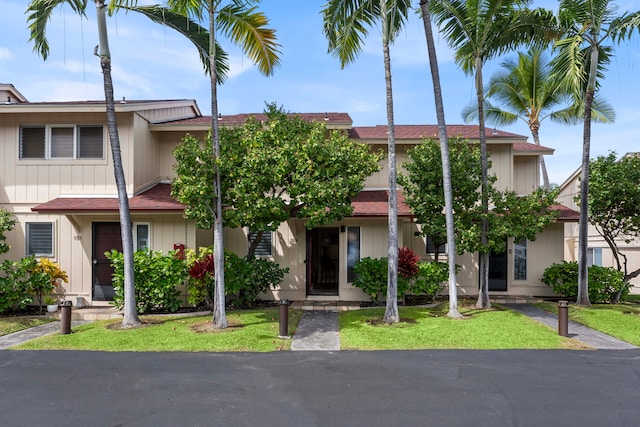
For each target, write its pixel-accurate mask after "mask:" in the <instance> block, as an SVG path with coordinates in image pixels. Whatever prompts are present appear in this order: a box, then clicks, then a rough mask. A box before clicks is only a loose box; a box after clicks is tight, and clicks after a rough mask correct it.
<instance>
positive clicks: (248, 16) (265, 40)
mask: <svg viewBox="0 0 640 427" xmlns="http://www.w3.org/2000/svg"><path fill="white" fill-rule="evenodd" d="M216 22H217V23H218V28H219V29H220V31H221V32H222V33H223V34H225V36H227V37H228V38H229V40H231V41H232V42H233V43H234V44H236V45H238V46H240V47H241V49H242V50H243V51H244V53H245V54H246V55H247V56H248V57H249V59H250V60H251V61H253V62H254V63H255V64H256V65H257V66H258V70H260V72H261V73H262V74H264V75H267V76H269V75H271V74H273V72H274V71H275V69H276V68H277V67H278V65H279V64H280V51H279V47H280V45H279V44H278V43H277V42H276V34H275V30H273V29H271V28H267V25H269V20H268V19H267V17H266V16H265V15H264V13H262V12H259V11H257V9H256V7H249V8H247V7H246V5H245V4H244V3H242V2H233V3H231V4H228V5H225V6H224V7H222V8H221V9H220V10H219V11H218V13H217V15H216Z"/></svg>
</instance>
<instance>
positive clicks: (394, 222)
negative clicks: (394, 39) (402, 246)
mask: <svg viewBox="0 0 640 427" xmlns="http://www.w3.org/2000/svg"><path fill="white" fill-rule="evenodd" d="M380 11H381V15H382V16H381V17H382V28H383V29H382V50H383V53H384V80H385V84H386V93H387V131H388V133H389V136H388V138H389V246H388V252H387V255H388V262H389V264H388V275H387V304H386V309H385V313H384V322H385V323H397V322H399V321H400V314H399V313H398V205H397V198H398V193H397V191H396V187H397V185H396V139H395V130H394V122H393V92H392V88H391V81H392V80H391V55H390V54H389V38H388V34H389V26H388V25H389V23H388V17H387V10H386V1H385V0H380Z"/></svg>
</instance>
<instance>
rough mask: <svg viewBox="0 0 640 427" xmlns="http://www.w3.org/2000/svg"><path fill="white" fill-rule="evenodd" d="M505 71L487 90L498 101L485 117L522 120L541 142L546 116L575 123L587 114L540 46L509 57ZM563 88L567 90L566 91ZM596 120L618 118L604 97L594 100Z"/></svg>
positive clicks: (472, 116) (467, 115)
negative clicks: (563, 84) (557, 74)
mask: <svg viewBox="0 0 640 427" xmlns="http://www.w3.org/2000/svg"><path fill="white" fill-rule="evenodd" d="M502 68H503V69H502V70H501V71H498V72H496V73H494V74H493V75H492V76H491V79H490V80H489V85H488V86H487V88H486V90H485V92H486V97H487V98H489V99H492V100H495V101H497V102H498V103H497V104H496V103H491V102H489V101H487V102H486V104H485V110H484V111H485V117H486V120H487V121H488V122H491V123H493V124H495V125H497V126H502V125H510V124H513V123H515V122H516V121H517V120H522V121H523V122H525V123H526V124H527V126H529V130H530V131H531V136H532V137H533V142H534V143H535V144H536V145H540V126H541V124H542V122H543V121H544V120H546V119H549V120H551V121H552V122H557V123H563V124H576V123H578V122H579V120H580V118H581V117H583V116H584V103H582V102H580V101H581V99H575V98H574V97H573V96H572V95H573V94H572V93H570V92H567V91H566V88H563V86H562V81H561V80H560V79H557V78H555V77H553V76H552V73H553V71H552V69H551V66H550V63H549V60H548V59H547V58H546V56H545V55H544V52H543V51H542V50H541V49H539V48H532V49H530V50H529V51H528V52H526V53H524V52H519V53H518V59H517V61H514V60H512V59H508V60H506V61H504V62H503V63H502ZM563 89H564V90H563ZM462 118H463V119H464V120H465V121H466V122H470V121H472V120H476V119H477V118H478V108H477V105H469V106H467V107H465V108H464V109H463V110H462ZM593 119H594V120H596V121H599V122H602V123H610V122H613V121H614V120H615V113H614V111H613V108H612V107H611V105H609V103H608V102H606V101H605V100H602V99H595V100H594V103H593ZM540 169H541V170H542V180H543V185H544V188H546V189H549V185H550V184H549V175H548V173H547V167H546V165H545V161H544V156H540Z"/></svg>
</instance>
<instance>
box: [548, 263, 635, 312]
mask: <svg viewBox="0 0 640 427" xmlns="http://www.w3.org/2000/svg"><path fill="white" fill-rule="evenodd" d="M623 278H624V274H623V273H622V272H621V271H618V270H616V269H615V268H612V267H600V266H597V265H592V266H590V267H589V270H588V283H589V301H591V302H592V303H594V304H598V303H607V302H611V298H612V297H613V296H614V295H616V294H617V293H618V291H619V290H620V289H621V288H622V287H623V286H624V287H625V290H624V291H623V292H622V296H621V299H623V298H624V297H626V295H627V294H628V288H629V286H628V284H625V283H624V281H623ZM541 281H542V283H544V284H545V285H547V286H551V287H552V289H553V292H554V293H555V294H557V295H559V296H561V297H563V298H567V299H570V300H575V299H576V298H577V296H578V263H577V262H575V261H571V262H567V261H562V263H556V264H552V265H550V266H549V267H547V269H546V270H545V271H544V274H543V275H542V279H541Z"/></svg>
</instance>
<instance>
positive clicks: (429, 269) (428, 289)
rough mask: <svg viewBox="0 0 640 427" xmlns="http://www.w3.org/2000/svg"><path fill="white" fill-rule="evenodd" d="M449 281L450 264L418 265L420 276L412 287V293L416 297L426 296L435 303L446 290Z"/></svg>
mask: <svg viewBox="0 0 640 427" xmlns="http://www.w3.org/2000/svg"><path fill="white" fill-rule="evenodd" d="M448 279H449V264H447V263H446V262H435V261H434V262H421V263H420V264H418V274H417V275H416V277H415V279H414V281H413V285H412V286H411V292H412V293H414V294H415V295H425V296H426V297H427V300H428V301H429V302H433V301H435V299H436V297H437V296H438V295H439V294H440V292H442V290H443V289H444V284H445V283H446V282H447V280H448Z"/></svg>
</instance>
